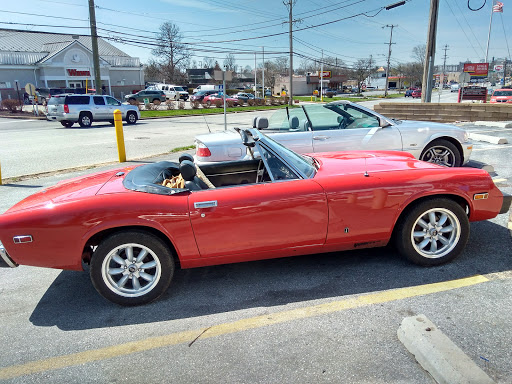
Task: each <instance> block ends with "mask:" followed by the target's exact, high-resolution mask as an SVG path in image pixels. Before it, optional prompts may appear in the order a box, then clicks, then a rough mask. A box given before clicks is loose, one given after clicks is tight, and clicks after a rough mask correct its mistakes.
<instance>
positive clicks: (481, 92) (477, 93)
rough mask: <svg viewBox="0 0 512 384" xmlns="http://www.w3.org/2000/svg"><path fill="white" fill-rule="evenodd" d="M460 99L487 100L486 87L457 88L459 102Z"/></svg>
mask: <svg viewBox="0 0 512 384" xmlns="http://www.w3.org/2000/svg"><path fill="white" fill-rule="evenodd" d="M462 100H480V101H483V102H484V103H485V102H487V88H486V87H463V88H460V89H459V99H458V102H459V103H460V102H461V101H462Z"/></svg>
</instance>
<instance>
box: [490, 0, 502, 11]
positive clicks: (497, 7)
mask: <svg viewBox="0 0 512 384" xmlns="http://www.w3.org/2000/svg"><path fill="white" fill-rule="evenodd" d="M492 11H493V12H501V13H503V3H502V2H501V1H497V2H496V4H494V5H493V6H492Z"/></svg>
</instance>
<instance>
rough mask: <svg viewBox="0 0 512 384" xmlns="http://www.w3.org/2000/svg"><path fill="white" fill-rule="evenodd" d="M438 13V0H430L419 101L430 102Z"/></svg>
mask: <svg viewBox="0 0 512 384" xmlns="http://www.w3.org/2000/svg"><path fill="white" fill-rule="evenodd" d="M438 13H439V0H430V16H429V20H428V35H427V46H426V52H425V68H424V69H423V82H422V85H423V91H422V92H421V102H422V103H430V101H431V98H432V75H433V72H434V59H435V56H436V37H437V17H438Z"/></svg>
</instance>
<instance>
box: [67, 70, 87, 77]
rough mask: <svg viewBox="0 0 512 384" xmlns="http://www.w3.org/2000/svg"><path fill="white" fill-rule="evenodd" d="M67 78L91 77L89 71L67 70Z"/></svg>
mask: <svg viewBox="0 0 512 384" xmlns="http://www.w3.org/2000/svg"><path fill="white" fill-rule="evenodd" d="M66 71H67V72H68V76H89V77H90V76H91V72H90V71H79V70H77V69H67V70H66Z"/></svg>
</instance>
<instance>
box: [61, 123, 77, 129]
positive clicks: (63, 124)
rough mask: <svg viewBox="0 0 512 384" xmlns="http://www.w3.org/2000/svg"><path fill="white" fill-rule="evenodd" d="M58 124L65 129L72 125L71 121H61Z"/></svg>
mask: <svg viewBox="0 0 512 384" xmlns="http://www.w3.org/2000/svg"><path fill="white" fill-rule="evenodd" d="M60 123H61V124H62V126H63V127H66V128H71V127H72V126H73V124H74V123H73V122H72V121H61V122H60Z"/></svg>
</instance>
